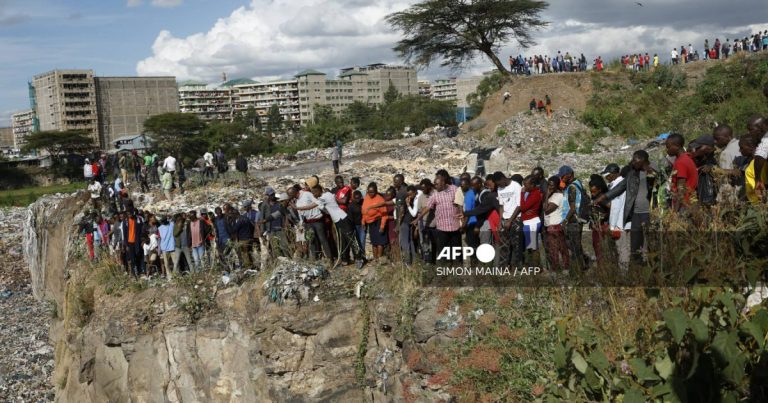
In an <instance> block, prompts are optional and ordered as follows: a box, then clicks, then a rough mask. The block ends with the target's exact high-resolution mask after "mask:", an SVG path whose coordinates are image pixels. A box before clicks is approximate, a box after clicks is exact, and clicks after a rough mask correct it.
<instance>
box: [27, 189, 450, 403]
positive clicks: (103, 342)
mask: <svg viewBox="0 0 768 403" xmlns="http://www.w3.org/2000/svg"><path fill="white" fill-rule="evenodd" d="M83 203H84V199H83V197H69V198H46V199H42V200H40V201H38V202H36V203H35V204H33V205H31V206H30V208H29V210H28V215H27V225H26V227H25V254H26V257H27V259H28V262H29V267H30V272H31V275H32V284H33V286H34V295H35V296H36V297H37V298H39V299H46V300H51V301H55V309H56V312H55V314H54V319H53V324H52V326H51V333H50V335H51V336H50V337H51V339H52V341H53V344H54V345H55V371H54V374H53V383H54V385H55V388H56V400H57V401H59V402H106V401H109V402H128V401H131V402H201V401H214V402H257V401H258V402H262V401H264V402H269V401H274V402H284V401H291V402H304V401H337V402H338V401H341V402H344V401H348V402H361V401H376V402H387V401H403V400H410V401H435V400H441V399H448V398H449V395H448V394H447V393H445V392H444V391H442V390H441V385H440V384H439V383H438V384H435V383H432V384H430V385H427V382H426V377H427V376H428V375H429V374H430V373H431V372H432V371H431V370H430V369H429V367H430V366H429V365H424V364H421V365H420V364H419V362H418V360H416V362H411V363H410V365H409V364H408V363H407V358H408V357H409V354H410V355H411V356H412V355H413V352H414V351H423V350H424V349H426V348H428V347H429V348H437V346H439V345H440V343H441V342H444V341H446V340H450V337H449V336H448V335H447V334H446V333H445V332H447V331H448V329H449V327H446V326H444V323H445V320H444V319H443V320H441V319H440V318H439V316H440V315H438V313H437V309H436V308H435V307H436V301H435V300H431V301H427V303H426V305H424V306H425V307H426V308H418V305H419V303H418V302H415V300H413V299H409V301H407V307H405V308H404V306H403V303H402V302H403V298H402V295H404V294H398V293H395V292H393V291H392V289H391V288H388V287H386V286H381V287H380V286H379V285H380V284H383V283H381V281H380V280H379V279H377V277H379V276H378V275H377V273H376V270H383V269H382V268H374V267H371V268H370V269H369V271H367V272H366V273H365V274H366V276H363V275H362V274H358V273H346V274H341V273H339V274H337V273H336V272H332V273H331V274H330V276H328V277H326V278H324V279H320V280H318V281H317V282H316V283H315V284H314V285H313V287H315V288H314V289H313V291H312V292H313V294H316V295H322V298H319V299H320V300H319V301H318V302H313V300H312V299H309V300H297V299H286V300H285V301H282V303H276V302H273V300H272V298H270V296H268V295H267V293H266V292H265V291H264V286H263V285H262V282H263V280H264V278H263V273H261V274H258V275H253V276H251V277H250V278H249V277H246V276H241V277H240V278H239V279H238V280H237V281H234V280H233V281H231V282H228V283H223V282H222V279H221V277H220V275H218V274H210V275H204V276H201V277H199V278H195V279H188V278H187V279H181V280H178V281H173V282H168V283H166V282H157V283H149V284H143V283H142V284H137V283H135V282H119V281H117V280H119V279H122V277H120V276H121V275H122V274H121V273H119V272H120V269H119V268H115V267H109V266H108V265H104V264H102V265H93V264H90V263H89V262H86V261H85V259H83V257H82V256H83V254H82V246H81V245H80V244H81V243H82V242H81V240H79V239H78V237H77V225H76V223H77V222H79V220H80V218H81V217H82V212H83V210H84V206H83ZM343 270H347V271H350V272H352V271H354V269H343ZM390 274H392V273H390ZM116 279H117V280H116ZM190 280H191V281H190ZM121 281H122V280H121ZM131 281H132V280H131ZM398 281H399V280H398ZM364 282H365V283H366V284H374V283H375V284H379V285H376V286H367V285H366V286H364V287H362V284H363V283H364ZM356 285H357V293H356V292H355V288H356V287H355V286H356ZM361 288H362V290H361ZM324 289H325V290H324ZM356 294H357V295H356ZM412 296H413V295H411V297H412ZM201 306H203V307H204V308H200V307H201ZM191 312H194V313H195V314H194V315H190V313H191ZM454 319H455V318H454ZM406 336H407V337H406ZM411 361H414V360H411ZM414 367H415V368H416V369H415V370H413V368H414Z"/></svg>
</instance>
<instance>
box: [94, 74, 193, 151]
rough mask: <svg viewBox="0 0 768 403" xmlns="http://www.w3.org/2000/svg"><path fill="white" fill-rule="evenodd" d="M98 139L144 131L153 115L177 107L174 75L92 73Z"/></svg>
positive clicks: (103, 141) (106, 143) (104, 141)
mask: <svg viewBox="0 0 768 403" xmlns="http://www.w3.org/2000/svg"><path fill="white" fill-rule="evenodd" d="M94 83H95V85H96V110H97V116H98V129H99V140H100V143H101V144H102V145H103V146H104V147H105V148H108V146H109V145H111V144H114V142H115V140H116V139H118V138H121V137H125V136H136V135H139V134H141V133H143V132H144V121H145V120H147V119H148V118H149V117H151V116H154V115H160V114H163V113H171V112H178V111H179V91H178V89H177V86H176V78H175V77H95V78H94Z"/></svg>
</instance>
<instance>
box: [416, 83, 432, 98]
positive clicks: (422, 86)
mask: <svg viewBox="0 0 768 403" xmlns="http://www.w3.org/2000/svg"><path fill="white" fill-rule="evenodd" d="M418 85H419V95H421V96H422V97H425V98H432V83H431V82H430V81H429V80H419V82H418Z"/></svg>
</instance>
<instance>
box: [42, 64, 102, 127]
mask: <svg viewBox="0 0 768 403" xmlns="http://www.w3.org/2000/svg"><path fill="white" fill-rule="evenodd" d="M32 86H33V87H34V102H35V104H34V105H33V109H35V114H36V116H37V118H38V120H39V129H40V130H41V131H48V130H58V131H65V130H82V131H84V132H85V133H87V134H89V135H90V136H92V137H93V139H94V140H95V141H98V140H99V137H98V124H97V121H98V117H97V114H96V89H95V85H94V81H93V70H53V71H49V72H47V73H43V74H39V75H36V76H34V78H33V80H32Z"/></svg>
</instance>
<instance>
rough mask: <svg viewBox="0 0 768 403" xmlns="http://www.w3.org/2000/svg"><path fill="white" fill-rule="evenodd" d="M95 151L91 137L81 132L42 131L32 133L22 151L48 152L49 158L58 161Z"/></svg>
mask: <svg viewBox="0 0 768 403" xmlns="http://www.w3.org/2000/svg"><path fill="white" fill-rule="evenodd" d="M95 149H96V145H95V143H94V141H93V137H91V136H89V135H88V134H87V133H85V132H84V131H81V130H68V131H63V132H58V131H43V132H37V133H32V134H31V135H30V136H29V137H28V138H27V144H26V145H25V146H24V147H23V149H22V151H23V152H25V153H28V152H30V151H33V150H42V151H46V152H48V154H50V155H51V158H53V159H54V160H58V159H59V158H61V157H62V156H64V155H68V154H85V153H88V152H91V151H93V150H95Z"/></svg>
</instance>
